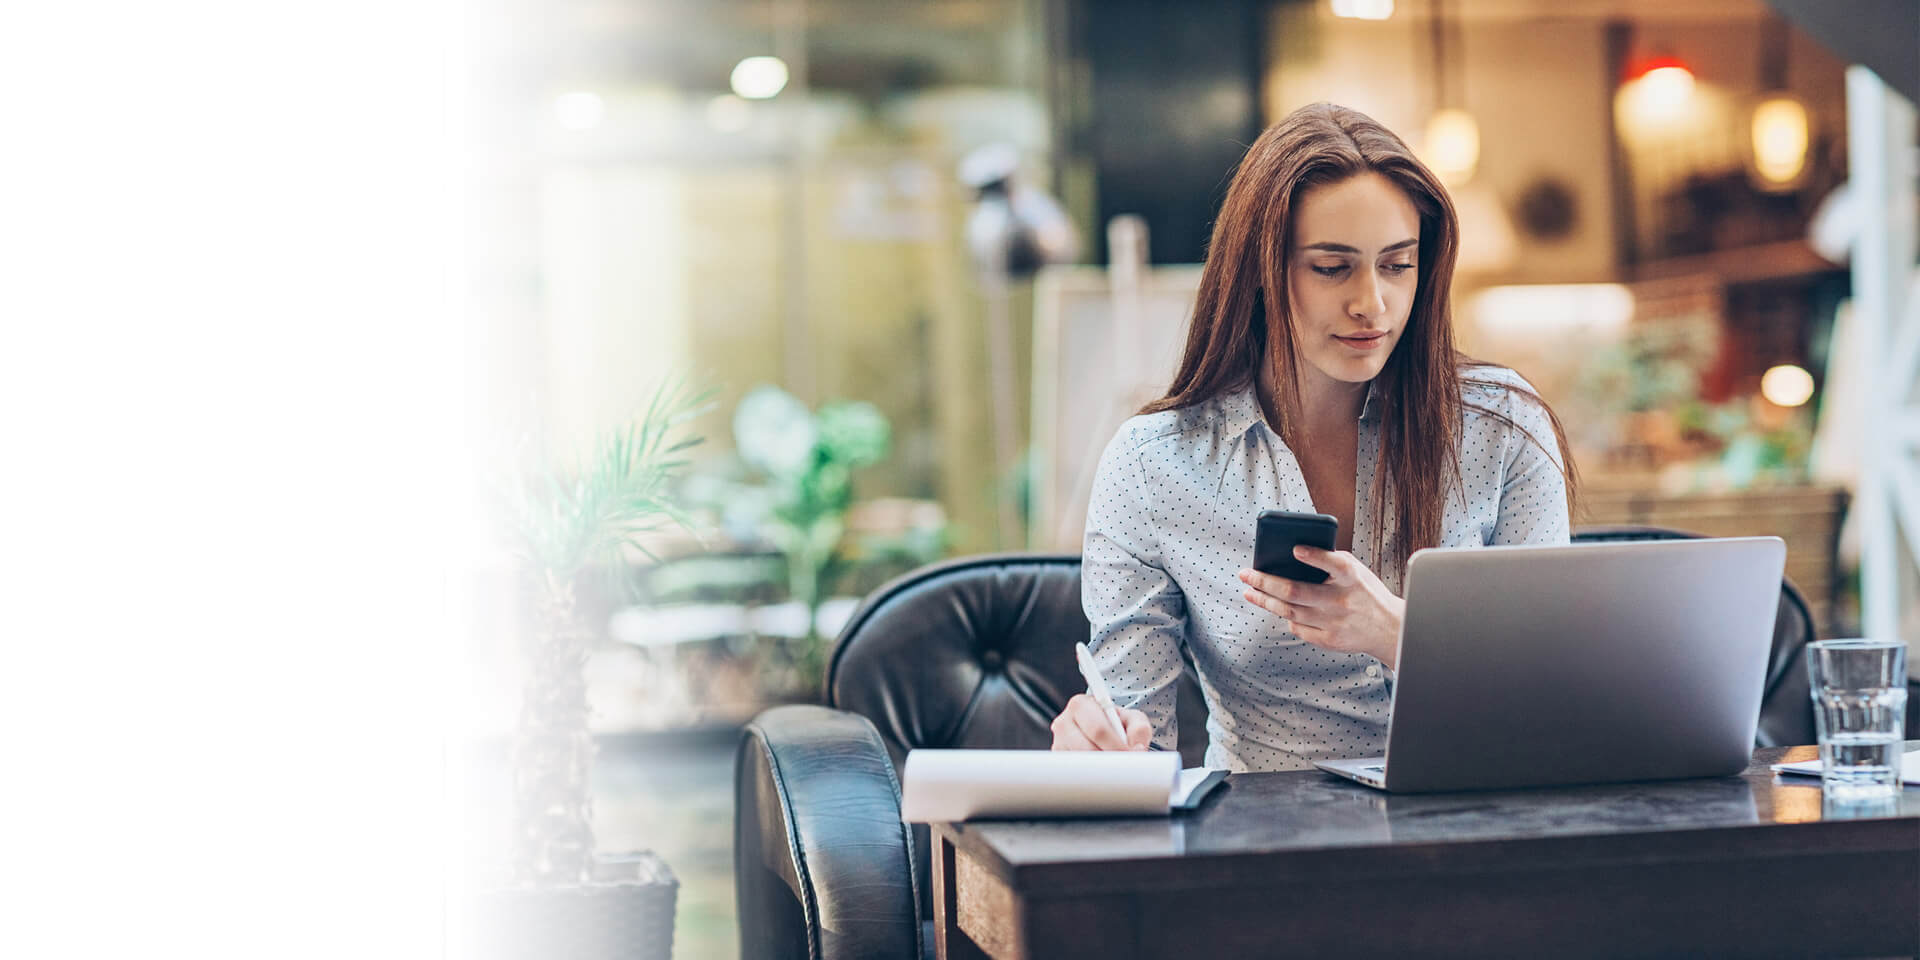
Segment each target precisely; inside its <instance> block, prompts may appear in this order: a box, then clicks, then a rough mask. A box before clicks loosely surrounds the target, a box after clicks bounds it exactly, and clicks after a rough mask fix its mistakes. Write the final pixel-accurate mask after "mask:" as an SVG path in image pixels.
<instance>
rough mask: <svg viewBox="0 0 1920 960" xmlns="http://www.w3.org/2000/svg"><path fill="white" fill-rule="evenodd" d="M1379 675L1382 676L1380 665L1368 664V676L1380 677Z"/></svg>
mask: <svg viewBox="0 0 1920 960" xmlns="http://www.w3.org/2000/svg"><path fill="white" fill-rule="evenodd" d="M1379 675H1380V665H1379V664H1377V663H1369V664H1367V676H1369V677H1377V676H1379Z"/></svg>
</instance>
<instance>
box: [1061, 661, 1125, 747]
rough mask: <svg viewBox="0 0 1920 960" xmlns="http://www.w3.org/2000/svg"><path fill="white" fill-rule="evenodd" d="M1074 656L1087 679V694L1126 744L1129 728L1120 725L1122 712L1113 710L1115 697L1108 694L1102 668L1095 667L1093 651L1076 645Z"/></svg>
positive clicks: (1081, 672)
mask: <svg viewBox="0 0 1920 960" xmlns="http://www.w3.org/2000/svg"><path fill="white" fill-rule="evenodd" d="M1073 655H1074V656H1075V657H1076V658H1078V659H1079V661H1080V675H1081V676H1082V677H1085V678H1086V679H1087V693H1089V694H1092V695H1093V700H1094V702H1095V703H1098V704H1099V705H1100V709H1102V710H1105V711H1106V712H1107V722H1108V723H1111V724H1113V732H1114V733H1116V734H1119V735H1120V742H1121V743H1122V744H1124V743H1126V742H1127V728H1126V727H1124V726H1122V725H1121V723H1120V711H1118V710H1115V709H1114V708H1113V697H1112V695H1110V694H1108V693H1107V681H1106V680H1104V679H1102V678H1101V676H1100V668H1099V667H1096V666H1094V665H1093V651H1091V650H1088V649H1087V645H1086V644H1084V643H1076V644H1074V645H1073Z"/></svg>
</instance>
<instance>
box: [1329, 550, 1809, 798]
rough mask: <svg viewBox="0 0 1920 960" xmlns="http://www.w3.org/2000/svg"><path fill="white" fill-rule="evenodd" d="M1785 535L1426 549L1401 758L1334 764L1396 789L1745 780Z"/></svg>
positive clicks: (1392, 735) (1418, 569)
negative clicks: (1738, 776)
mask: <svg viewBox="0 0 1920 960" xmlns="http://www.w3.org/2000/svg"><path fill="white" fill-rule="evenodd" d="M1786 557H1787V549H1786V545H1785V544H1784V543H1782V542H1781V540H1780V538H1779V537H1738V538H1731V539H1722V540H1643V541H1631V542H1617V543H1595V544H1576V545H1573V546H1565V547H1481V548H1464V549H1436V550H1422V551H1419V552H1418V553H1415V554H1414V555H1413V558H1412V560H1411V561H1410V562H1409V564H1408V567H1407V579H1406V587H1407V593H1406V599H1407V613H1406V619H1405V621H1404V623H1402V625H1401V630H1400V655H1399V664H1398V669H1397V670H1396V671H1395V672H1396V675H1397V676H1396V680H1395V683H1394V687H1393V713H1392V719H1391V721H1390V722H1389V724H1388V727H1387V755H1386V756H1385V757H1370V758H1365V759H1359V760H1338V761H1329V762H1325V763H1320V764H1317V766H1319V767H1320V768H1321V769H1323V770H1326V771H1328V772H1330V773H1337V774H1339V775H1340V776H1343V777H1348V778H1351V779H1353V780H1357V781H1359V782H1361V783H1364V784H1366V785H1368V786H1371V787H1378V788H1380V789H1382V790H1388V791H1392V792H1395V793H1420V792H1428V791H1437V790H1487V789H1496V788H1502V787H1539V786H1549V785H1553V784H1569V783H1607V782H1614V781H1624V780H1664V779H1673V778H1679V777H1710V776H1726V775H1730V774H1735V773H1739V772H1740V771H1741V770H1744V769H1746V767H1747V764H1748V761H1749V759H1750V758H1751V756H1752V753H1753V734H1754V728H1755V727H1756V725H1757V724H1758V723H1759V719H1760V697H1761V694H1762V692H1763V688H1764V686H1765V683H1766V672H1767V657H1768V654H1769V653H1770V651H1771V650H1772V646H1773V620H1774V615H1775V613H1777V612H1778V610H1779V607H1780V578H1781V574H1782V572H1783V569H1784V567H1785V565H1786Z"/></svg>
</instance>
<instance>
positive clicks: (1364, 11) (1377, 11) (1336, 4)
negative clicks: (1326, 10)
mask: <svg viewBox="0 0 1920 960" xmlns="http://www.w3.org/2000/svg"><path fill="white" fill-rule="evenodd" d="M1333 15H1334V16H1336V17H1346V18H1348V19H1352V20H1385V19H1387V18H1388V17H1391V16H1393V0H1333Z"/></svg>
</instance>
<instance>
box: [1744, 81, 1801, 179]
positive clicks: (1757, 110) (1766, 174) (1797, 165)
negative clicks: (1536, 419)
mask: <svg viewBox="0 0 1920 960" xmlns="http://www.w3.org/2000/svg"><path fill="white" fill-rule="evenodd" d="M1806 166H1807V108H1806V107H1803V106H1801V105H1800V102H1799V101H1798V100H1795V99H1793V98H1792V97H1786V96H1776V97H1770V98H1768V99H1766V100H1764V101H1762V102H1761V103H1760V105H1759V106H1756V107H1754V108H1753V169H1754V172H1755V173H1757V174H1759V175H1760V179H1761V180H1762V181H1764V182H1766V183H1767V184H1771V185H1786V184H1790V183H1792V182H1793V181H1794V180H1795V179H1797V178H1798V177H1799V176H1800V171H1802V170H1804V169H1806Z"/></svg>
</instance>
